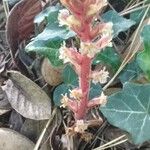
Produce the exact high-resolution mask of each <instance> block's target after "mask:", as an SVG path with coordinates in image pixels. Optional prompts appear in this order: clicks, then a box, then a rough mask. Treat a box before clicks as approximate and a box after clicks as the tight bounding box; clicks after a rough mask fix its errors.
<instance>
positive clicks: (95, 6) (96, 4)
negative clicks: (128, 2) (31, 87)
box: [87, 0, 107, 16]
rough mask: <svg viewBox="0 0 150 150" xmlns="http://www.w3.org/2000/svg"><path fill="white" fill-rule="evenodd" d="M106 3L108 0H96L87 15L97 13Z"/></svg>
mask: <svg viewBox="0 0 150 150" xmlns="http://www.w3.org/2000/svg"><path fill="white" fill-rule="evenodd" d="M105 5H107V0H94V3H93V4H91V5H89V7H88V11H87V15H88V16H93V15H95V14H97V13H98V12H99V11H100V10H101V9H102V8H103V7H104V6H105Z"/></svg>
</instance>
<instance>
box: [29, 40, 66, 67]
mask: <svg viewBox="0 0 150 150" xmlns="http://www.w3.org/2000/svg"><path fill="white" fill-rule="evenodd" d="M55 43H56V44H55ZM49 45H50V46H49ZM59 45H60V43H59V42H49V43H47V42H45V41H42V40H40V41H32V42H30V43H29V44H28V45H27V46H26V50H28V52H37V53H38V54H41V55H43V56H45V57H47V58H48V59H49V60H50V62H51V63H52V65H53V66H60V65H63V62H62V60H60V59H59V51H58V49H59Z"/></svg>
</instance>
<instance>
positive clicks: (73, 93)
mask: <svg viewBox="0 0 150 150" xmlns="http://www.w3.org/2000/svg"><path fill="white" fill-rule="evenodd" d="M70 98H73V99H76V100H81V98H82V90H81V89H79V88H76V89H73V90H70Z"/></svg>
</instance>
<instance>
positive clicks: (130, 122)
mask: <svg viewBox="0 0 150 150" xmlns="http://www.w3.org/2000/svg"><path fill="white" fill-rule="evenodd" d="M149 91H150V84H145V85H140V84H135V83H129V82H126V83H125V84H124V87H123V90H122V91H120V92H118V93H115V94H113V95H111V96H109V99H108V103H107V104H106V106H105V107H101V108H100V110H101V111H102V113H103V114H104V116H105V117H106V118H107V119H108V121H109V122H110V123H111V124H112V125H114V126H117V127H119V128H121V129H123V130H126V131H128V132H129V133H130V134H131V135H132V139H133V141H134V143H135V144H140V143H143V142H145V141H147V140H150V132H149V131H150V92H149Z"/></svg>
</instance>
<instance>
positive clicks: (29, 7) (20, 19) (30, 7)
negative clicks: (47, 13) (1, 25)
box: [6, 0, 42, 56]
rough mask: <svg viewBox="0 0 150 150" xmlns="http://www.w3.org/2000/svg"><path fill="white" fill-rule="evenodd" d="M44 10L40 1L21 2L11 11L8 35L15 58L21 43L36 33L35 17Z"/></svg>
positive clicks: (27, 0)
mask: <svg viewBox="0 0 150 150" xmlns="http://www.w3.org/2000/svg"><path fill="white" fill-rule="evenodd" d="M41 10H42V6H41V2H40V0H21V1H20V2H19V3H17V4H16V5H15V6H14V7H13V9H12V10H11V11H10V14H9V17H8V20H7V24H6V28H7V31H6V34H7V41H8V44H9V46H10V49H11V51H12V55H13V56H14V55H15V53H16V51H17V49H18V45H19V43H20V42H21V41H22V40H24V39H26V38H28V37H29V36H30V35H31V33H33V31H34V23H33V20H34V17H35V16H36V15H37V14H38V13H39V12H40V11H41Z"/></svg>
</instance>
